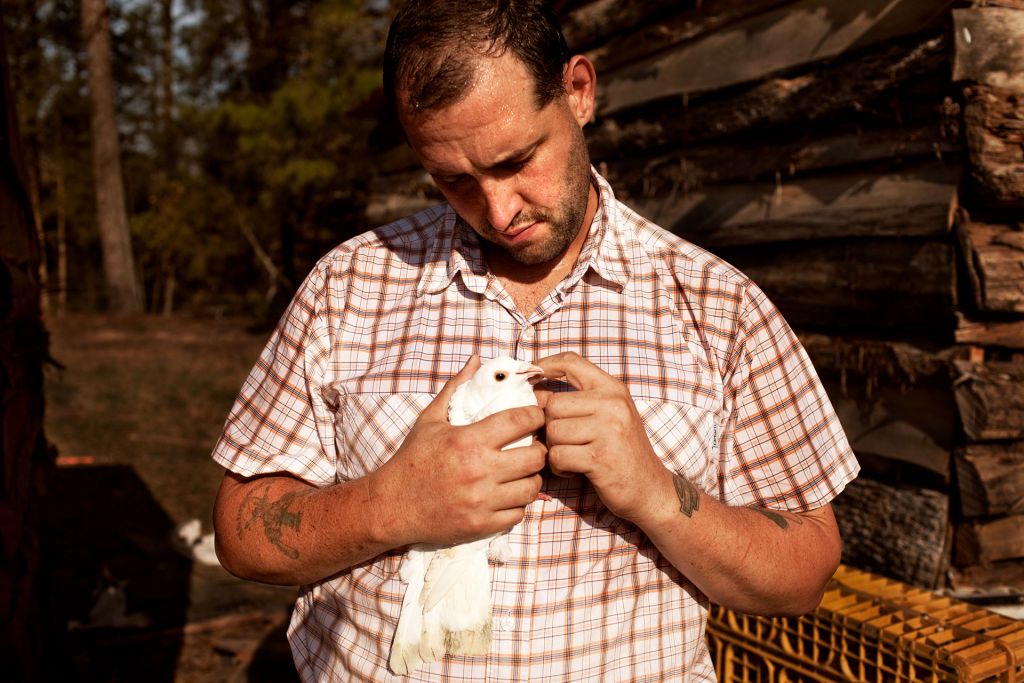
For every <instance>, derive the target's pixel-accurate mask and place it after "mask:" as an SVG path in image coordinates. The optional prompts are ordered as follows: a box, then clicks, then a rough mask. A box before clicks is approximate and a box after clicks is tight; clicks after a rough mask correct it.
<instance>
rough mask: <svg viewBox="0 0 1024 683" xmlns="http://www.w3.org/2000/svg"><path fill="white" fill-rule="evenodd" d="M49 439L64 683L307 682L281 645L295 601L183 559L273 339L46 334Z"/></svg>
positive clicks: (130, 330) (85, 327)
mask: <svg viewBox="0 0 1024 683" xmlns="http://www.w3.org/2000/svg"><path fill="white" fill-rule="evenodd" d="M47 325H48V328H49V330H50V333H51V355H52V356H53V358H54V359H55V361H57V363H59V364H61V365H62V366H63V369H59V368H56V367H52V368H49V369H48V370H47V376H46V400H47V407H46V410H47V414H46V423H45V424H46V435H47V438H48V439H49V440H50V441H51V442H52V443H53V444H54V446H55V447H56V449H57V455H58V459H57V468H56V471H55V472H54V475H53V477H51V478H50V480H49V481H48V490H47V495H46V501H45V509H46V518H45V526H44V533H43V537H42V544H43V551H44V558H45V568H46V574H45V575H46V576H47V579H48V581H49V584H50V590H51V592H52V595H53V597H54V612H55V621H57V622H59V623H61V624H63V623H67V624H68V625H69V628H68V631H67V636H66V638H67V642H66V643H65V644H64V647H62V648H60V650H61V652H62V657H61V660H62V661H61V663H60V664H59V665H57V664H55V665H54V666H55V669H57V670H62V674H63V675H61V676H60V678H62V679H64V680H76V681H96V682H100V681H102V682H106V681H133V682H134V681H155V682H166V683H172V682H173V683H178V682H181V683H185V682H188V683H207V682H209V683H212V682H214V681H217V682H218V683H220V682H224V681H231V682H241V681H283V682H287V681H293V680H297V679H296V676H295V674H294V669H293V667H292V664H291V656H290V653H289V651H288V646H287V642H286V640H285V635H284V633H285V627H286V624H287V618H288V614H289V611H290V608H291V604H292V602H293V599H294V596H295V592H296V589H295V588H293V587H273V586H264V585H260V584H255V583H249V582H244V581H241V580H238V579H236V578H234V577H232V576H231V575H230V574H228V573H227V572H226V571H224V570H223V569H222V568H221V567H219V566H209V565H203V564H200V563H196V562H193V561H192V560H191V559H189V558H188V557H186V556H185V555H184V554H183V553H181V552H179V551H177V550H176V549H175V546H174V544H173V543H172V542H171V536H172V534H173V532H174V529H175V528H176V527H177V526H178V525H179V524H182V523H183V522H186V521H188V520H190V519H194V518H195V519H199V520H200V522H201V524H202V531H203V532H204V533H206V532H210V531H212V526H211V522H210V519H211V511H212V503H213V497H214V494H215V493H216V490H217V486H218V485H219V483H220V479H221V476H222V470H221V468H220V467H219V466H217V465H216V464H214V463H213V462H212V461H211V460H210V457H209V454H210V451H211V449H212V447H213V445H214V443H215V441H216V439H217V436H218V434H219V433H220V429H221V427H222V425H223V422H224V418H225V416H226V415H227V412H228V409H229V408H230V406H231V403H232V401H233V399H234V397H235V395H236V393H237V391H238V389H239V387H240V386H241V384H242V381H243V379H244V378H245V375H246V373H247V372H248V370H249V368H250V367H251V366H252V364H253V363H254V362H255V360H256V358H257V356H258V354H259V352H260V350H261V348H262V346H263V343H264V342H265V340H266V337H267V334H268V333H267V332H266V331H260V332H251V331H248V327H247V326H248V322H247V321H244V320H212V319H210V320H199V319H190V318H184V317H172V318H166V317H156V316H154V317H139V318H130V319H117V318H107V317H102V316H84V315H69V316H65V317H62V318H57V319H51V320H49V321H48V322H47Z"/></svg>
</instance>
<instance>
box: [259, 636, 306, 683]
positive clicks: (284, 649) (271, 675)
mask: <svg viewBox="0 0 1024 683" xmlns="http://www.w3.org/2000/svg"><path fill="white" fill-rule="evenodd" d="M287 633H288V622H287V621H285V622H283V623H281V624H280V625H279V626H277V627H276V628H275V629H274V630H273V631H271V632H270V633H268V634H267V636H266V637H265V638H264V639H263V640H262V642H260V646H259V648H257V650H256V653H255V654H254V655H253V658H252V663H251V664H250V665H249V676H248V679H247V680H248V681H249V683H299V675H298V673H296V671H295V664H294V663H293V662H292V653H291V649H290V648H289V647H288V636H287Z"/></svg>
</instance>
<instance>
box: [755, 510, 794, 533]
mask: <svg viewBox="0 0 1024 683" xmlns="http://www.w3.org/2000/svg"><path fill="white" fill-rule="evenodd" d="M750 509H751V510H753V511H754V512H760V513H761V514H762V515H764V516H765V517H767V518H768V519H770V520H772V521H773V522H775V525H776V526H778V527H779V528H780V529H788V528H789V521H788V520H787V519H786V518H785V517H783V516H782V515H781V514H780V513H778V512H776V511H775V510H769V509H767V508H757V507H750Z"/></svg>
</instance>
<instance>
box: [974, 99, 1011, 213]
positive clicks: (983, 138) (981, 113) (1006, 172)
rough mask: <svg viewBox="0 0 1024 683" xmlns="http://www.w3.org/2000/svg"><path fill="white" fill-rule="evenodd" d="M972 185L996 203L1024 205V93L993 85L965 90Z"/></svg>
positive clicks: (990, 202)
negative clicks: (1000, 88)
mask: <svg viewBox="0 0 1024 683" xmlns="http://www.w3.org/2000/svg"><path fill="white" fill-rule="evenodd" d="M964 99H965V101H966V104H965V107H964V126H965V127H966V139H967V151H968V155H969V158H970V168H971V179H972V181H973V183H972V185H973V187H974V189H975V191H976V193H977V194H978V198H979V199H980V200H982V201H984V202H986V203H989V204H993V205H1005V206H1011V207H1024V158H1022V155H1021V147H1022V146H1024V94H1022V93H1017V92H1011V91H1007V90H999V89H995V88H991V87H989V86H982V85H978V86H973V87H970V88H967V89H966V90H965V92H964Z"/></svg>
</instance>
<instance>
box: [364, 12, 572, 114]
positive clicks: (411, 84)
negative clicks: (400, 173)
mask: <svg viewBox="0 0 1024 683" xmlns="http://www.w3.org/2000/svg"><path fill="white" fill-rule="evenodd" d="M506 51H511V52H512V54H513V55H515V56H516V57H517V58H518V59H519V60H520V61H521V62H522V63H523V64H524V65H526V68H527V69H528V70H529V71H530V73H531V75H532V76H533V81H534V89H535V96H536V101H537V106H538V108H540V107H543V106H544V105H546V104H548V103H549V102H551V101H552V100H553V99H555V98H556V97H557V96H558V95H559V94H561V93H563V92H564V84H563V74H564V69H565V65H566V63H567V62H568V61H569V48H568V46H567V45H566V43H565V37H564V36H563V35H562V27H561V24H559V22H558V18H557V17H556V16H555V14H554V12H553V11H552V10H551V8H550V7H548V5H547V3H546V2H544V0H407V2H406V3H405V4H404V5H403V7H402V9H401V10H399V12H398V15H397V16H396V17H395V19H394V21H392V22H391V29H390V31H389V32H388V40H387V47H386V49H385V52H384V92H385V95H386V96H387V98H388V101H389V102H390V103H391V106H392V108H393V110H394V111H395V113H396V114H397V113H398V89H399V88H401V89H402V90H404V91H405V92H406V93H407V95H408V102H409V105H410V106H411V108H412V109H413V110H414V111H425V110H437V109H443V108H445V107H447V106H449V105H452V104H455V103H456V102H458V101H459V100H461V99H462V98H463V97H465V96H466V94H467V93H468V92H469V89H470V87H471V86H472V85H473V83H474V80H475V77H476V65H475V60H476V59H477V58H478V57H481V56H489V57H499V56H501V55H503V54H504V53H505V52H506Z"/></svg>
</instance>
